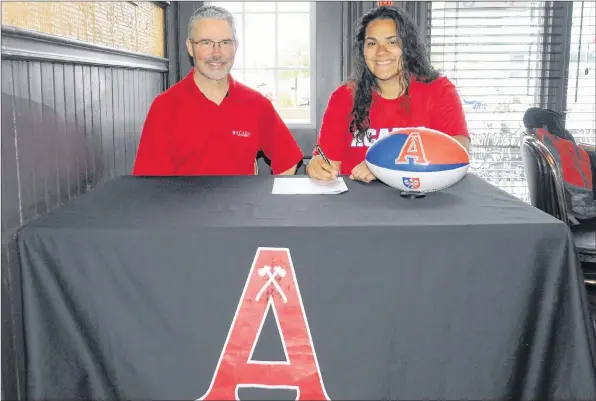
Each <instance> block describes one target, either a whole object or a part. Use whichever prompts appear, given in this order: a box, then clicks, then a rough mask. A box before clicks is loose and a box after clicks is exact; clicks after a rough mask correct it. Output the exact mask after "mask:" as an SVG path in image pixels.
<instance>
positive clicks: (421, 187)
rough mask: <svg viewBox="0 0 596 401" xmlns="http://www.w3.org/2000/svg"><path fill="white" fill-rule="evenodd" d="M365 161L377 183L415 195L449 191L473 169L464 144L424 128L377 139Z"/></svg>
mask: <svg viewBox="0 0 596 401" xmlns="http://www.w3.org/2000/svg"><path fill="white" fill-rule="evenodd" d="M365 160H366V165H367V166H368V169H369V170H370V172H371V173H373V175H374V176H375V177H377V179H378V180H380V181H381V182H383V183H385V184H387V185H389V186H390V187H393V188H395V189H399V190H401V191H405V192H414V193H429V192H435V191H439V190H441V189H445V188H448V187H450V186H452V185H453V184H455V183H457V182H458V181H459V180H461V179H462V178H463V177H464V176H465V175H466V173H467V171H468V167H469V165H470V156H469V155H468V152H467V151H466V149H465V148H464V147H463V146H462V144H460V143H459V142H457V141H456V140H455V139H453V138H452V137H450V136H449V135H447V134H445V133H442V132H440V131H436V130H433V129H429V128H424V127H416V128H400V129H397V130H395V131H393V132H391V133H390V134H388V135H386V136H384V137H382V138H380V139H378V140H377V141H375V142H374V143H373V144H372V146H371V147H370V148H368V150H367V152H366V158H365Z"/></svg>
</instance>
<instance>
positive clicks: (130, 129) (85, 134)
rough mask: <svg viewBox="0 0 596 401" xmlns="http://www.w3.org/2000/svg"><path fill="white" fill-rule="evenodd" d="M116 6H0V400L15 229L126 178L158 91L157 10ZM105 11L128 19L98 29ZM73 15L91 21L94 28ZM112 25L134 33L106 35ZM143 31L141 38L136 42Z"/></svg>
mask: <svg viewBox="0 0 596 401" xmlns="http://www.w3.org/2000/svg"><path fill="white" fill-rule="evenodd" d="M124 3H127V2H121V3H111V4H108V3H86V4H80V3H79V4H75V3H27V4H23V3H3V4H2V10H3V14H2V21H3V26H2V61H1V63H2V65H1V79H2V104H1V110H2V120H1V124H2V125H1V136H2V137H1V144H2V148H1V156H0V160H1V163H2V166H1V167H2V169H1V173H2V177H1V179H2V188H1V196H2V199H1V204H2V218H1V225H2V243H1V259H2V260H1V262H2V372H3V373H2V397H3V399H24V398H25V396H26V395H25V394H23V393H22V392H21V391H22V389H23V388H24V380H25V376H24V373H25V370H24V368H25V362H26V361H25V356H24V355H22V353H20V352H18V351H16V350H21V349H22V335H19V330H22V321H21V312H20V293H19V274H18V269H16V268H15V265H14V262H15V260H16V257H17V254H16V249H15V242H14V238H15V234H16V232H17V230H18V228H19V227H21V226H22V225H24V224H27V223H28V222H30V221H32V220H34V219H36V218H38V217H40V216H42V215H44V214H45V213H48V212H50V211H51V210H53V209H55V208H57V207H58V206H60V205H61V204H64V203H66V202H68V201H69V200H71V199H73V198H74V197H76V196H79V195H81V194H84V193H85V192H87V191H89V190H92V189H93V188H94V187H95V186H97V185H101V184H102V183H105V182H107V181H109V180H112V179H114V178H116V177H118V176H120V175H123V174H129V173H130V171H131V170H132V166H133V163H134V158H135V155H136V149H137V145H138V141H139V138H140V133H141V130H142V126H143V123H144V120H145V116H146V114H147V111H148V109H149V106H150V104H151V102H152V101H153V99H154V98H155V96H157V95H158V94H159V93H161V92H162V91H163V90H164V89H165V84H166V77H167V74H168V68H169V60H167V59H164V58H162V57H156V55H157V56H159V55H162V56H163V54H164V51H165V50H164V48H165V40H166V38H165V33H164V32H163V31H164V29H163V26H164V25H163V24H164V14H163V10H161V8H160V10H161V11H160V12H159V13H157V12H156V9H155V7H158V8H159V6H157V5H155V4H153V3H150V2H147V3H140V2H139V6H134V5H133V4H130V6H129V5H126V4H124ZM18 4H20V6H18ZM127 4H128V3H127ZM19 7H21V8H19ZM85 7H86V8H85ZM133 7H137V8H133ZM25 9H28V10H29V11H31V14H27V13H24V12H23V10H25ZM109 9H111V10H121V11H122V10H133V11H134V10H136V11H135V12H134V18H133V17H132V15H133V14H126V13H125V12H124V11H122V13H123V14H122V15H120V14H111V15H113V16H115V17H114V18H116V21H117V23H115V24H114V27H113V30H106V29H103V30H101V29H99V28H98V26H99V25H101V24H100V22H102V21H103V23H104V25H105V24H106V22H105V18H104V17H105V16H106V15H107V14H109V13H107V12H106V10H109ZM69 10H70V11H69ZM73 10H74V11H73ZM82 10H87V11H85V12H83V11H82ZM90 10H91V11H90ZM140 10H146V13H145V14H142V13H140V12H139V11H140ZM75 11H76V12H75ZM77 12H78V13H81V12H82V13H83V14H85V13H87V14H85V15H86V16H87V17H89V18H80V17H77V15H79V14H77ZM119 12H120V11H119ZM69 13H70V14H69ZM44 15H45V17H43V16H44ZM123 15H129V17H130V18H128V17H127V18H128V19H126V18H124V17H123ZM156 15H158V17H156ZM159 15H161V16H159ZM102 18H104V19H102ZM67 20H70V23H66V22H65V21H67ZM83 21H86V22H85V23H90V21H92V22H93V24H95V25H93V24H91V25H89V26H92V27H94V29H95V30H93V29H91V28H89V26H86V27H83V26H82V25H81V24H83V25H84V23H83ZM134 21H137V24H140V25H143V26H144V28H142V29H141V28H138V27H137V28H135V25H134V24H133V22H134ZM141 21H145V22H142V23H141ZM158 21H161V25H160V22H158ZM5 22H12V23H15V24H19V25H20V26H19V27H14V26H5V25H4V23H5ZM53 22H55V23H53ZM124 26H126V28H123V27H124ZM137 26H138V25H137ZM23 28H26V29H23ZM31 28H33V29H35V30H33V29H31ZM67 28H68V29H67ZM83 28H86V29H83ZM104 28H105V26H104ZM122 29H128V31H126V32H128V34H130V33H131V32H133V33H134V34H133V35H132V37H136V38H137V39H135V40H134V41H125V40H119V39H118V38H119V37H120V38H122V36H118V35H116V34H112V33H114V32H121V30H122ZM156 29H157V30H161V32H158V31H157V30H156ZM44 31H45V32H44ZM48 32H49V33H54V34H59V36H58V35H52V34H48ZM98 32H99V33H98ZM148 32H149V34H148V36H149V40H147V41H145V40H141V38H143V37H145V35H146V34H147V33H148ZM110 35H112V36H110ZM73 36H74V37H75V38H73ZM79 39H84V40H79ZM90 42H91V43H90ZM106 45H110V46H106ZM131 50H132V52H131Z"/></svg>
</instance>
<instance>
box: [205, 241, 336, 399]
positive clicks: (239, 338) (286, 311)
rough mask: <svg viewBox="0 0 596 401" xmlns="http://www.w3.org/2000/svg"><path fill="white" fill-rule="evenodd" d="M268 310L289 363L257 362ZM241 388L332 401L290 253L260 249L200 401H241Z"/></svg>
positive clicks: (278, 249) (283, 250)
mask: <svg viewBox="0 0 596 401" xmlns="http://www.w3.org/2000/svg"><path fill="white" fill-rule="evenodd" d="M269 308H272V309H273V313H274V316H275V318H276V319H275V320H276V323H277V328H278V329H279V333H280V335H281V340H282V344H283V347H284V352H285V355H286V360H285V361H255V360H253V359H252V353H253V351H254V348H255V346H256V343H257V341H258V340H259V336H260V334H261V329H262V327H263V323H264V322H265V317H266V316H267V312H268V311H269ZM240 387H257V388H272V389H273V388H278V389H292V390H296V391H297V394H298V395H297V398H296V399H297V400H329V397H328V396H327V392H326V390H325V385H324V384H323V378H322V376H321V370H320V368H319V363H318V361H317V356H316V353H315V349H314V346H313V341H312V338H311V335H310V329H309V327H308V321H307V319H306V314H305V312H304V305H303V304H302V297H301V296H300V290H299V288H298V281H297V280H296V273H295V271H294V266H293V265H292V259H291V257H290V251H289V249H286V248H259V249H257V253H256V255H255V259H254V261H253V264H252V267H251V269H250V273H249V274H248V279H247V280H246V284H245V286H244V290H243V292H242V296H241V297H240V302H239V303H238V308H237V309H236V314H235V315H234V320H233V321H232V325H231V327H230V330H229V332H228V336H227V338H226V342H225V344H224V346H223V350H222V353H221V356H220V358H219V362H218V364H217V368H216V369H215V373H214V374H213V379H212V380H211V384H210V386H209V389H208V390H207V392H206V393H205V395H203V396H202V397H201V398H199V399H200V400H232V399H236V400H238V399H239V398H238V388H240Z"/></svg>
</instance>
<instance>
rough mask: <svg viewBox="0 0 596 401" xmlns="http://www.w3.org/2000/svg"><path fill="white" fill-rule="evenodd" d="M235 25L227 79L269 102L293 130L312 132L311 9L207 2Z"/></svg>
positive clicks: (307, 5) (308, 6)
mask: <svg viewBox="0 0 596 401" xmlns="http://www.w3.org/2000/svg"><path fill="white" fill-rule="evenodd" d="M210 4H214V5H218V6H221V7H223V8H225V9H227V10H228V11H230V12H231V13H232V14H233V15H234V17H235V19H236V24H237V25H236V31H237V32H236V33H237V35H238V40H239V48H238V52H237V54H236V60H235V63H234V67H233V68H232V71H231V74H232V76H233V77H234V78H235V79H237V80H238V81H240V82H242V83H244V84H245V85H248V86H250V87H251V88H253V89H256V90H258V91H259V92H261V93H262V94H263V95H265V96H266V97H267V98H268V99H270V100H271V102H272V103H273V105H274V106H275V108H276V109H277V111H278V112H279V114H280V116H281V117H282V119H283V120H284V122H285V123H286V124H287V125H288V126H291V127H305V128H309V127H315V125H316V120H315V110H316V107H315V104H314V100H315V99H316V97H315V89H314V77H313V75H314V74H313V73H314V71H315V68H314V65H315V63H314V55H315V47H314V46H315V43H314V42H315V40H314V38H315V35H314V28H315V23H314V21H315V19H314V13H315V3H314V2H287V1H283V2H282V1H280V2H219V1H216V2H210Z"/></svg>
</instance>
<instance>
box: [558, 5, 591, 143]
mask: <svg viewBox="0 0 596 401" xmlns="http://www.w3.org/2000/svg"><path fill="white" fill-rule="evenodd" d="M572 16H573V18H572V24H571V42H570V54H569V70H568V80H567V110H566V112H567V113H566V119H565V128H567V129H568V130H569V132H570V133H571V134H572V135H573V137H574V138H575V140H576V141H577V142H584V143H590V144H596V3H595V2H593V1H575V2H573V14H572Z"/></svg>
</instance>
